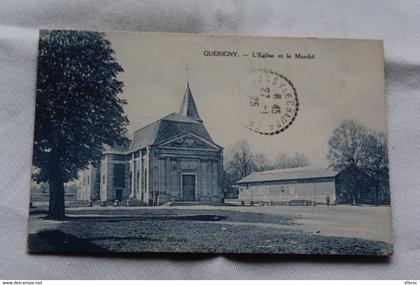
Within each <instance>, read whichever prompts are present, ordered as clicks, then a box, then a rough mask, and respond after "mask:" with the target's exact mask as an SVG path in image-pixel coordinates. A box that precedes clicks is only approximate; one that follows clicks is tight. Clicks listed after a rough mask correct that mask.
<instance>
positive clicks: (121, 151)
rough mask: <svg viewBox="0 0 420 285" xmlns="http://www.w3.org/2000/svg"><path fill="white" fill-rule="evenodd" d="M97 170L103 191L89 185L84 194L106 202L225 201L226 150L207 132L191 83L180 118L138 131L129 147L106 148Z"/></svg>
mask: <svg viewBox="0 0 420 285" xmlns="http://www.w3.org/2000/svg"><path fill="white" fill-rule="evenodd" d="M98 170H99V172H98V173H99V183H98V186H99V187H91V186H90V187H89V185H85V186H82V187H81V191H85V192H86V191H98V192H99V193H98V194H99V195H98V196H99V198H100V200H101V201H115V200H118V201H123V200H128V199H129V200H133V201H138V202H139V204H142V205H162V204H165V203H167V202H172V201H201V202H221V201H222V200H223V190H222V185H223V180H222V179H223V148H222V147H220V146H219V145H217V144H216V143H215V142H214V141H213V139H212V138H211V137H210V135H209V133H208V132H207V130H206V128H205V126H204V124H203V120H202V119H201V118H200V115H199V113H198V110H197V106H196V104H195V102H194V99H193V96H192V93H191V89H190V86H189V83H187V88H186V91H185V95H184V98H183V101H182V104H181V107H180V109H179V112H176V113H172V114H169V115H167V116H165V117H163V118H161V119H159V120H157V121H155V122H152V123H150V124H148V125H146V126H144V127H143V128H141V129H138V130H136V131H135V132H134V133H133V134H132V135H131V138H130V144H129V146H128V147H124V146H114V147H107V148H106V150H105V152H104V153H103V155H102V159H101V162H100V167H99V169H98ZM89 173H95V175H98V174H97V173H96V172H93V171H91V170H90V172H89ZM89 173H88V175H89ZM84 175H86V173H85V174H84ZM84 179H85V181H95V180H94V179H93V180H92V178H90V179H89V178H86V177H85V178H84ZM84 188H86V189H92V190H86V189H84ZM85 196H87V197H96V196H95V195H93V194H92V195H85Z"/></svg>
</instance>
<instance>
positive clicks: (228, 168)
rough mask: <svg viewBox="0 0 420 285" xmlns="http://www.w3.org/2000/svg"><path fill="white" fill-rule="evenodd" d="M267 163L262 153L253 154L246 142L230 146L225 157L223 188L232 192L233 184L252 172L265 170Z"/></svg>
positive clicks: (241, 141)
mask: <svg viewBox="0 0 420 285" xmlns="http://www.w3.org/2000/svg"><path fill="white" fill-rule="evenodd" d="M268 165H269V162H268V160H267V158H266V156H265V155H264V154H262V153H255V152H253V151H252V150H251V147H250V145H249V143H248V141H246V140H240V141H238V142H236V143H234V144H233V145H231V146H230V147H229V148H228V149H227V151H226V155H225V167H224V187H225V188H226V189H228V190H232V189H231V188H232V187H231V186H232V184H233V183H234V182H236V181H238V180H240V179H241V178H243V177H245V176H247V175H249V174H251V172H253V171H263V170H266V169H267V166H268Z"/></svg>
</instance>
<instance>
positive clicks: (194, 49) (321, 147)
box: [106, 33, 386, 166]
mask: <svg viewBox="0 0 420 285" xmlns="http://www.w3.org/2000/svg"><path fill="white" fill-rule="evenodd" d="M106 37H107V39H109V40H110V41H111V46H112V48H113V49H114V51H115V52H116V58H117V61H118V62H119V63H120V64H121V66H122V67H123V69H124V72H123V73H121V74H120V75H119V79H120V80H122V81H123V82H124V84H125V86H124V90H123V93H122V94H121V95H120V96H121V97H122V98H124V99H126V100H127V101H128V105H127V106H126V107H125V112H126V114H127V116H128V119H129V120H130V125H129V131H130V132H132V131H135V130H137V129H139V128H141V127H142V126H145V125H147V124H149V123H151V122H153V121H155V120H158V119H160V118H162V117H163V116H166V115H168V114H170V113H173V112H178V110H179V108H180V105H181V102H182V98H183V95H184V92H185V89H186V82H187V76H188V81H189V84H190V87H191V91H192V94H193V97H194V100H195V102H196V105H197V108H198V112H199V114H200V117H201V119H202V120H203V121H204V125H205V126H206V128H207V130H208V132H209V133H210V135H211V136H212V138H213V140H214V141H215V142H216V143H217V144H218V145H221V146H222V147H224V148H229V146H231V145H232V144H234V143H235V142H237V141H238V140H242V139H245V140H248V141H249V143H250V145H251V147H252V148H253V149H254V150H255V151H258V152H262V153H264V154H265V155H266V156H267V157H268V158H269V159H272V158H274V157H275V156H276V155H277V154H278V153H295V152H300V153H303V154H305V155H306V156H307V157H308V159H309V160H310V161H311V162H312V165H313V166H327V165H328V161H327V159H326V154H327V151H328V145H327V142H328V139H329V138H330V136H331V134H332V132H333V130H334V128H335V127H337V126H338V125H339V124H340V122H342V121H343V120H345V119H354V120H357V121H358V122H360V123H361V124H363V125H365V126H366V127H369V128H372V129H375V130H376V131H380V132H386V102H385V95H384V66H383V47H382V42H381V41H370V40H333V39H330V40H319V39H297V38H269V37H264V38H258V37H233V36H232V37H229V36H223V37H220V36H209V35H207V36H206V35H197V34H164V33H107V34H106ZM214 51H230V52H231V54H232V52H237V55H238V56H204V53H205V52H214ZM253 52H254V53H256V52H261V53H269V54H273V55H275V56H276V57H275V58H256V57H252V53H253ZM295 53H301V54H311V55H314V58H313V59H296V58H294V55H295ZM244 54H247V55H248V56H243V55H244ZM280 54H283V55H284V56H285V55H286V54H290V55H291V58H289V59H287V58H284V57H283V58H279V57H277V56H278V55H280ZM187 64H188V75H187V70H186V65H187ZM260 69H266V70H273V71H275V72H276V73H278V74H281V75H283V76H285V77H286V78H287V79H289V80H290V82H292V84H293V86H294V87H295V89H296V92H297V95H298V99H299V103H300V109H299V111H298V114H297V117H296V120H295V121H294V122H293V124H292V125H291V126H290V127H289V128H288V129H286V130H285V131H284V132H281V133H280V134H277V135H271V136H267V135H261V134H258V133H255V132H253V131H251V130H249V129H247V128H245V127H244V126H243V117H244V116H245V117H246V115H247V113H246V112H247V110H238V108H237V106H238V105H240V104H239V103H238V94H236V93H235V90H237V86H239V85H240V84H241V83H243V81H244V80H248V79H247V78H250V74H252V73H253V72H255V71H256V70H260ZM250 92H253V91H251V90H250ZM248 95H252V94H248ZM248 95H246V96H248ZM238 112H243V113H241V116H238Z"/></svg>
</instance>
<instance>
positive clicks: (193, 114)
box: [179, 81, 202, 122]
mask: <svg viewBox="0 0 420 285" xmlns="http://www.w3.org/2000/svg"><path fill="white" fill-rule="evenodd" d="M179 113H180V114H181V115H183V116H185V117H189V118H191V119H194V120H196V121H199V122H202V120H201V118H200V115H199V114H198V110H197V106H196V105H195V102H194V98H193V96H192V93H191V89H190V83H189V82H188V81H187V89H186V90H185V94H184V99H183V100H182V104H181V108H180V109H179Z"/></svg>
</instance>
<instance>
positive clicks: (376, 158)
mask: <svg viewBox="0 0 420 285" xmlns="http://www.w3.org/2000/svg"><path fill="white" fill-rule="evenodd" d="M364 151H365V156H364V159H363V168H364V170H365V171H366V173H367V174H369V175H370V176H371V177H372V178H373V179H374V181H375V187H374V189H375V193H374V196H375V204H376V205H378V204H379V197H378V196H379V191H380V188H381V186H383V187H384V188H388V187H389V185H388V183H389V182H388V181H389V179H388V178H389V177H388V152H387V146H386V139H385V134H383V133H375V132H372V133H369V134H368V135H367V136H366V138H365V142H364Z"/></svg>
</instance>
